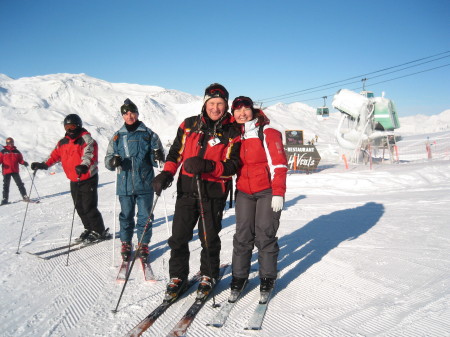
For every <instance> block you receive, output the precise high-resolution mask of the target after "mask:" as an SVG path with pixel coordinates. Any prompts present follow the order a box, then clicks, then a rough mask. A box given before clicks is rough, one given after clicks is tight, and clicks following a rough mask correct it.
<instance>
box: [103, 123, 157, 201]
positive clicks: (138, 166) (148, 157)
mask: <svg viewBox="0 0 450 337" xmlns="http://www.w3.org/2000/svg"><path fill="white" fill-rule="evenodd" d="M156 149H160V150H161V151H162V152H163V153H164V148H163V146H162V144H161V141H160V139H159V136H158V135H157V134H156V133H154V132H153V131H152V130H151V129H149V128H148V127H146V126H145V124H144V123H143V122H141V124H140V125H139V126H138V128H137V129H136V130H135V131H133V132H129V131H128V130H127V128H126V127H125V125H123V126H122V127H121V128H120V129H119V131H117V132H116V133H114V136H113V137H112V139H111V141H110V142H109V144H108V149H107V150H106V156H105V167H106V168H107V169H108V170H110V171H114V169H115V168H114V167H111V165H110V164H109V161H110V159H111V158H112V157H113V156H114V155H119V156H120V157H121V158H122V165H121V167H119V168H118V169H117V188H116V194H117V195H138V194H145V193H153V187H152V184H151V183H152V180H153V178H154V176H155V173H154V171H153V167H158V163H157V162H156V161H155V159H154V153H153V150H156Z"/></svg>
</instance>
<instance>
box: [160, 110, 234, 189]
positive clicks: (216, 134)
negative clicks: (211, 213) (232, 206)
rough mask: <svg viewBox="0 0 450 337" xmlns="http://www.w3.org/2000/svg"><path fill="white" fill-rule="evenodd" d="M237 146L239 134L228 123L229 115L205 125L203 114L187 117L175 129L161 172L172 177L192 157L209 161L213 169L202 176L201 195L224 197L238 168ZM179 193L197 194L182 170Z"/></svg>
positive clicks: (191, 175) (187, 175) (195, 187)
mask: <svg viewBox="0 0 450 337" xmlns="http://www.w3.org/2000/svg"><path fill="white" fill-rule="evenodd" d="M208 124H209V125H208ZM240 145H241V144H240V137H239V131H238V129H236V128H235V127H234V125H233V124H232V123H231V115H230V114H229V113H225V115H224V116H223V117H222V119H221V120H219V121H217V122H215V123H212V121H209V122H208V121H207V120H206V119H205V117H204V116H203V113H202V114H201V115H200V116H192V117H189V118H186V119H185V120H184V121H183V122H182V123H181V124H180V126H179V127H178V132H177V136H176V138H175V140H174V142H173V144H172V146H171V147H170V150H169V154H168V155H167V158H166V163H165V165H164V171H168V172H170V173H171V174H172V175H175V174H176V172H177V170H178V167H179V166H180V165H181V164H182V163H183V162H184V161H185V160H186V159H187V158H190V157H194V156H199V157H201V158H204V159H209V160H212V161H214V163H215V168H214V170H213V171H212V172H209V173H203V174H202V175H201V179H202V181H203V184H202V186H203V188H204V191H203V193H204V194H203V195H204V196H205V197H206V198H226V197H227V195H228V192H229V190H230V188H231V178H232V176H233V175H234V174H236V171H237V168H238V165H239V149H240ZM178 193H186V194H196V193H197V185H196V181H195V178H194V176H193V174H191V173H188V172H186V170H185V169H184V167H181V171H180V175H179V177H178Z"/></svg>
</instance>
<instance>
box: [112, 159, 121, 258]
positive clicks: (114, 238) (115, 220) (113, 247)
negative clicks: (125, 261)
mask: <svg viewBox="0 0 450 337" xmlns="http://www.w3.org/2000/svg"><path fill="white" fill-rule="evenodd" d="M120 169H121V166H119V167H117V173H116V180H115V182H114V194H115V199H114V231H113V240H112V241H113V242H112V266H113V267H114V263H115V260H116V255H115V250H116V228H117V198H118V195H117V180H118V179H119V174H120Z"/></svg>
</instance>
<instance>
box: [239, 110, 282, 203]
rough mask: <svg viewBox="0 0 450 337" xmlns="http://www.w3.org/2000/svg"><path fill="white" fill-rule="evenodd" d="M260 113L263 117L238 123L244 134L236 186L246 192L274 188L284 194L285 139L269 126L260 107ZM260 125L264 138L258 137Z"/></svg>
mask: <svg viewBox="0 0 450 337" xmlns="http://www.w3.org/2000/svg"><path fill="white" fill-rule="evenodd" d="M258 114H259V115H260V116H261V117H262V118H255V119H253V120H251V121H248V122H246V123H245V124H238V126H240V127H241V128H242V129H241V130H242V134H241V151H240V161H241V163H240V167H239V169H238V173H237V180H236V188H237V189H238V190H239V191H242V192H244V193H247V194H254V193H257V192H260V191H263V190H266V189H269V188H272V195H279V196H282V197H284V195H285V193H286V175H287V171H288V167H287V159H286V154H285V152H284V147H283V138H282V136H281V133H280V132H279V131H278V130H276V129H274V128H272V127H271V126H269V123H270V121H269V119H268V118H267V117H266V116H265V115H264V113H263V112H262V111H261V110H259V111H258ZM259 120H263V122H262V123H260V122H259ZM259 128H263V135H264V137H263V138H264V139H263V140H262V139H261V138H260V137H259V132H258V131H259Z"/></svg>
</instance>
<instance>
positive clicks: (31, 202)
mask: <svg viewBox="0 0 450 337" xmlns="http://www.w3.org/2000/svg"><path fill="white" fill-rule="evenodd" d="M22 201H23V202H28V203H30V204H39V203H40V202H41V201H40V200H38V199H30V200H22Z"/></svg>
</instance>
